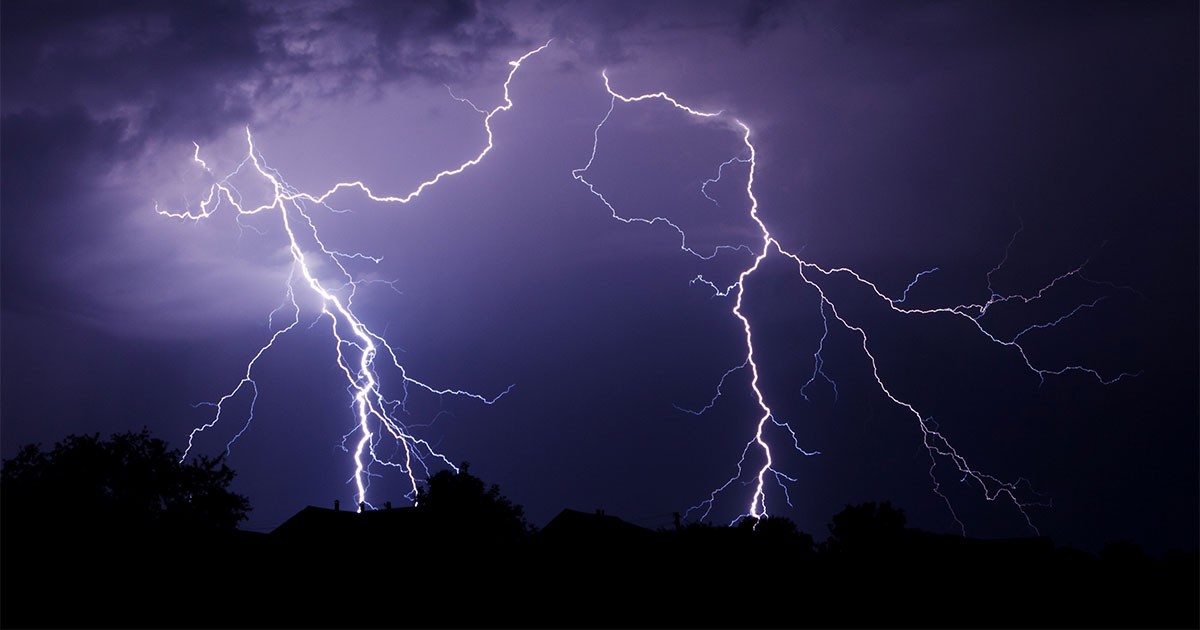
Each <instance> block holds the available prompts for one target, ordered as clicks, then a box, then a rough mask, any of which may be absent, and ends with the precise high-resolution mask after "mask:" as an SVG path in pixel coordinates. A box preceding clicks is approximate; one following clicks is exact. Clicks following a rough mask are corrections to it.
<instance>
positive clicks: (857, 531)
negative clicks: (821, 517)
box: [826, 501, 906, 553]
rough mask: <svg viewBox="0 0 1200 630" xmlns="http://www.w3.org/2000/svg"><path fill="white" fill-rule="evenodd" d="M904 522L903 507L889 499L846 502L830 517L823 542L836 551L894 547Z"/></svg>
mask: <svg viewBox="0 0 1200 630" xmlns="http://www.w3.org/2000/svg"><path fill="white" fill-rule="evenodd" d="M905 522H906V519H905V516H904V510H902V509H899V508H895V507H892V504H891V502H889V501H884V502H883V503H875V502H870V503H863V504H860V505H847V506H846V508H845V509H843V510H842V511H841V512H838V513H837V514H835V515H834V516H833V522H831V523H830V524H829V540H828V541H827V542H826V544H827V545H828V547H829V550H830V551H833V552H835V553H839V552H865V551H873V552H877V551H879V550H881V549H885V548H894V547H895V546H896V545H897V543H898V540H899V537H900V535H901V534H902V533H903V532H904V524H905Z"/></svg>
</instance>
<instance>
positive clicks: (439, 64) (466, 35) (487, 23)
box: [328, 0, 517, 80]
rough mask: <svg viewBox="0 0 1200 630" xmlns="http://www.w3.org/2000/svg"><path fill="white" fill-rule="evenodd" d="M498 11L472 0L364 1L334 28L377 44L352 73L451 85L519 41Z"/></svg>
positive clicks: (344, 12)
mask: <svg viewBox="0 0 1200 630" xmlns="http://www.w3.org/2000/svg"><path fill="white" fill-rule="evenodd" d="M492 7H493V4H491V3H488V4H476V3H475V2H473V1H471V0H445V1H442V2H413V1H404V2H391V1H388V0H363V1H361V2H356V3H354V4H352V5H350V6H347V7H344V8H340V9H338V10H336V11H333V12H331V13H330V15H329V22H328V23H329V24H330V25H331V26H332V27H334V28H344V29H346V31H347V32H348V33H355V32H356V33H361V34H362V35H363V36H366V37H368V38H369V39H370V41H371V42H372V44H373V45H372V46H370V47H367V48H365V49H363V50H362V51H360V52H358V54H355V55H354V56H352V57H351V58H350V59H348V60H347V61H346V64H345V65H346V69H347V70H352V69H353V68H352V66H359V67H361V66H367V67H372V68H375V69H376V71H377V72H379V73H380V75H381V76H382V77H384V78H386V77H395V76H403V75H406V74H418V75H424V76H429V77H432V78H436V79H438V80H445V79H447V78H448V77H449V76H452V75H456V74H461V73H462V72H463V71H464V69H467V68H470V67H472V66H474V65H475V64H478V63H479V62H481V61H484V60H486V59H488V58H490V55H491V53H492V52H493V51H494V50H495V49H496V48H498V47H503V46H507V45H510V44H513V43H514V42H515V41H516V40H517V36H516V34H515V33H514V32H513V30H512V27H511V26H510V25H509V24H508V23H507V22H506V21H505V20H504V19H502V18H501V17H500V16H499V15H498V14H497V13H495V12H493V11H492V10H491V8H492Z"/></svg>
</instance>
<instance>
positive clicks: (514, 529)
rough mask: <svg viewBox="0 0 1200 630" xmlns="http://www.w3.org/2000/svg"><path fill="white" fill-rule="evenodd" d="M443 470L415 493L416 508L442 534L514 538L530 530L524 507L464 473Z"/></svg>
mask: <svg viewBox="0 0 1200 630" xmlns="http://www.w3.org/2000/svg"><path fill="white" fill-rule="evenodd" d="M467 467H468V464H467V463H465V462H464V463H463V465H462V466H461V468H460V470H459V472H457V473H456V472H454V471H450V470H443V471H440V472H438V473H437V474H435V475H433V476H432V477H430V478H429V480H428V481H427V482H426V486H425V487H423V488H420V489H419V490H418V492H417V509H418V510H421V511H424V512H426V513H427V514H429V515H430V516H431V517H432V518H433V519H434V520H435V521H436V522H437V523H438V524H439V526H440V527H441V528H442V532H443V533H447V534H452V535H457V536H470V537H471V538H475V539H478V540H486V541H497V540H510V541H511V540H517V539H520V538H522V537H523V536H525V535H526V534H528V533H529V531H530V526H529V523H528V522H527V521H526V520H525V510H524V508H522V507H521V506H520V505H516V504H514V503H513V502H512V501H510V500H509V499H508V498H507V497H505V496H504V495H502V494H501V493H500V486H498V485H495V484H492V485H491V486H487V485H486V484H484V482H483V480H482V479H480V478H479V477H476V476H474V475H471V474H469V473H468V472H467Z"/></svg>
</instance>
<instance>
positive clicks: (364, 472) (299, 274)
mask: <svg viewBox="0 0 1200 630" xmlns="http://www.w3.org/2000/svg"><path fill="white" fill-rule="evenodd" d="M549 45H550V42H546V43H545V44H543V45H542V46H539V47H538V48H535V49H533V50H531V51H529V52H527V53H525V54H524V55H522V56H520V57H519V58H517V59H515V60H513V61H510V62H509V65H510V66H511V67H510V69H509V71H508V76H507V78H506V79H505V81H504V86H503V98H502V103H501V104H500V105H498V106H496V107H495V108H493V109H491V110H487V111H485V110H482V109H480V108H479V107H477V106H476V105H475V104H474V103H471V102H470V101H468V100H466V99H463V98H459V97H457V96H454V94H453V92H451V97H452V98H454V99H455V100H458V101H460V102H463V103H466V104H467V105H469V106H470V107H472V108H473V109H475V111H477V112H479V113H480V114H483V128H484V130H485V132H486V134H487V143H486V145H485V146H484V147H483V149H481V150H480V151H479V153H478V154H477V155H475V157H473V158H471V159H468V160H466V161H464V162H462V163H461V164H459V165H458V166H457V167H455V168H452V169H446V170H443V171H440V172H438V173H437V174H435V175H434V176H433V177H431V178H429V179H427V180H425V181H423V182H421V183H420V184H419V185H418V186H417V187H416V188H414V189H413V190H411V191H410V192H408V193H406V194H403V195H379V194H376V193H375V192H373V191H372V190H371V189H370V188H369V187H367V185H366V184H364V183H363V182H361V181H352V182H339V183H337V184H335V185H334V186H333V187H332V188H329V189H328V190H326V191H324V192H322V193H319V194H310V193H306V192H302V191H300V190H298V189H296V188H295V187H293V186H291V185H290V184H288V183H287V181H286V180H284V178H283V177H282V176H281V175H280V173H279V172H278V171H276V170H275V169H273V168H271V167H270V166H268V165H267V163H266V160H265V159H264V158H263V156H262V155H261V153H260V152H259V151H258V150H257V148H256V147H255V144H254V136H253V135H252V134H251V131H250V129H249V128H247V129H246V155H245V157H244V158H243V159H242V160H241V162H240V163H239V164H238V165H237V167H236V168H235V169H233V171H232V172H230V173H229V174H227V175H224V176H217V175H216V174H215V173H214V171H213V170H212V169H211V168H210V167H209V165H208V164H207V162H205V161H204V160H203V159H202V158H201V157H200V146H199V145H198V144H197V145H194V146H195V152H194V153H193V161H194V162H195V163H196V164H197V165H198V166H199V167H200V168H202V169H203V170H204V171H206V172H207V173H209V174H210V175H211V176H213V178H214V179H215V181H214V182H213V183H212V185H211V186H210V187H209V189H208V193H207V195H206V196H205V197H204V199H203V200H202V201H201V202H200V204H199V209H198V210H197V211H194V212H193V211H191V210H185V211H183V212H172V211H170V210H167V209H163V208H160V207H158V206H157V205H156V206H155V210H156V212H158V213H159V214H161V215H164V216H167V217H171V218H175V219H183V220H192V221H200V220H203V219H207V218H208V217H210V216H212V214H213V213H215V212H217V210H218V209H219V208H220V207H221V205H222V204H226V205H228V206H230V207H231V208H232V210H233V211H234V212H235V213H236V215H237V218H238V221H239V223H240V221H241V219H242V218H243V217H246V216H251V215H257V214H265V213H274V214H275V215H276V216H277V217H278V220H279V225H280V227H281V228H282V231H283V233H284V235H285V236H286V244H287V249H288V252H289V254H290V258H291V271H290V273H289V276H288V280H287V284H286V296H285V299H284V302H283V304H281V305H280V306H279V307H278V308H276V309H275V310H274V311H272V313H271V314H270V316H269V317H268V323H269V324H270V325H271V326H272V327H273V328H275V327H276V324H275V321H276V317H277V316H280V315H286V316H287V317H286V318H285V319H286V321H287V323H286V325H283V326H281V327H278V328H277V329H276V330H275V331H274V332H273V333H272V334H271V336H270V338H269V340H268V341H267V342H266V343H265V344H264V345H263V346H262V347H260V348H259V349H258V351H257V352H256V353H255V354H254V355H253V357H252V358H251V359H250V361H249V362H248V363H247V365H246V369H245V371H244V373H243V375H242V378H241V380H239V381H238V383H237V385H236V386H235V387H234V388H233V389H232V390H230V391H229V392H227V393H226V394H225V395H223V396H222V397H221V398H220V399H218V400H217V401H216V402H209V403H201V404H200V406H207V407H212V408H214V409H215V412H214V414H213V417H212V420H210V421H209V422H207V423H205V424H202V425H201V426H198V427H196V428H195V429H193V430H192V431H191V433H190V434H189V435H188V445H187V448H186V449H185V450H184V452H183V458H184V459H186V458H187V457H188V454H189V453H190V452H191V450H192V448H193V446H194V445H195V439H196V437H197V436H198V435H199V434H200V433H202V432H204V431H206V430H208V429H211V428H213V427H214V426H216V425H217V424H218V423H219V422H220V421H221V419H222V414H223V413H224V412H225V408H226V405H227V404H228V403H229V402H230V401H231V400H233V399H234V398H236V397H238V396H239V395H241V394H243V393H245V394H246V395H248V396H249V398H250V404H249V412H248V414H247V416H246V418H245V420H244V424H243V426H242V427H241V429H240V430H239V431H238V432H237V433H236V434H235V435H234V436H233V438H232V439H231V440H230V441H229V442H228V443H227V444H226V451H227V452H228V451H229V450H230V449H231V448H232V447H233V444H234V442H236V441H237V439H238V438H239V437H241V436H242V434H243V433H245V431H246V430H247V429H248V428H249V427H250V424H251V422H252V420H253V419H254V406H255V403H256V402H257V400H258V384H257V383H256V382H255V380H254V370H255V366H256V364H257V362H258V361H259V359H260V358H262V357H263V356H264V355H265V354H267V353H268V352H269V351H270V350H271V349H272V347H273V346H274V345H275V343H276V342H277V341H278V340H279V339H280V338H281V337H283V336H284V335H286V334H287V333H288V332H290V331H291V330H293V329H294V328H296V327H297V326H299V325H300V319H301V308H300V306H299V304H298V303H297V300H296V294H297V293H298V292H300V291H306V292H307V293H309V294H311V295H312V296H314V297H315V298H317V300H318V301H319V303H320V305H321V306H320V315H319V316H318V317H317V319H316V321H314V322H313V325H315V324H317V323H318V322H319V321H321V320H325V322H326V325H328V326H329V332H330V337H331V339H332V341H333V345H334V347H335V351H336V356H337V365H338V367H339V368H340V369H341V372H342V374H343V376H344V377H345V383H346V387H347V390H348V392H349V393H350V396H351V405H350V406H351V409H352V410H353V414H354V418H355V426H354V428H353V429H352V430H351V431H350V432H349V433H347V434H346V435H344V436H343V438H342V442H341V444H342V448H343V449H344V450H346V451H348V452H351V453H352V457H353V474H352V476H351V480H352V481H353V483H354V486H355V490H356V497H357V500H358V503H359V505H361V506H366V507H370V505H371V504H370V503H369V501H368V496H367V493H368V489H369V487H370V479H371V477H372V475H373V474H374V473H373V472H372V467H373V466H385V467H392V468H397V469H399V470H400V471H401V472H402V473H403V474H404V475H406V476H407V479H408V483H409V486H410V488H411V493H410V494H409V497H410V498H413V499H414V500H415V496H416V491H417V488H418V484H419V483H420V482H421V480H422V479H424V478H427V477H428V475H429V473H430V469H429V466H428V461H429V460H430V459H433V460H436V461H437V462H439V463H441V464H444V465H446V466H449V467H450V468H452V469H454V470H455V471H457V470H458V467H457V466H455V465H454V464H453V463H452V462H451V461H450V460H449V459H448V458H447V457H446V456H444V455H442V454H441V453H439V452H438V451H437V450H435V448H434V447H433V445H431V444H430V443H429V442H428V441H427V440H425V439H423V438H421V437H418V436H417V435H416V434H415V433H414V431H413V430H412V429H413V428H416V427H417V426H418V425H411V424H406V423H405V422H403V421H402V419H401V416H400V414H401V413H402V412H404V411H406V407H405V403H406V401H407V399H408V394H409V389H410V388H417V389H420V390H423V391H426V392H428V393H431V394H435V395H438V396H447V395H453V396H463V397H467V398H473V399H475V400H478V401H480V402H482V403H484V404H487V405H491V404H493V403H495V402H496V401H497V400H498V399H500V397H502V396H504V395H505V394H507V393H508V392H509V391H511V390H512V387H513V385H509V386H508V388H507V389H505V390H504V391H501V392H499V393H496V394H494V395H492V396H484V395H481V394H477V393H473V392H470V391H467V390H462V389H454V388H439V387H435V386H433V385H430V384H428V383H426V382H424V381H421V380H419V379H417V378H415V377H413V376H412V375H410V374H409V373H408V371H407V370H406V369H405V367H404V365H403V364H402V363H401V362H400V360H399V357H398V356H397V354H396V351H395V349H394V348H393V347H392V346H391V345H390V344H389V343H388V342H387V340H386V339H385V338H384V337H383V336H382V335H381V334H379V333H376V332H374V331H373V330H371V328H370V327H368V326H367V324H366V323H364V322H363V321H362V319H361V318H360V317H359V316H358V315H357V314H356V313H355V309H354V297H355V295H356V293H357V290H358V289H359V287H360V286H361V285H362V284H363V283H364V282H366V281H364V280H357V279H355V277H354V276H353V275H352V274H351V273H350V272H349V271H348V270H347V269H346V267H345V266H344V265H343V263H342V261H343V260H345V259H353V258H358V259H363V260H370V261H373V262H375V263H379V262H380V261H381V260H382V259H381V258H379V257H375V256H370V255H367V254H363V253H358V252H353V253H344V252H341V251H338V250H335V249H331V248H330V247H328V246H327V245H326V244H325V242H324V241H322V239H321V236H320V234H319V232H318V230H317V226H316V224H315V223H314V222H313V218H312V212H313V210H314V209H323V210H328V211H331V212H338V210H336V209H334V208H333V207H331V206H329V205H328V201H329V199H330V198H331V197H333V196H334V195H335V194H338V193H339V192H342V191H344V190H351V189H353V190H357V191H359V192H360V193H362V194H363V195H365V196H366V198H367V199H370V200H371V201H374V202H378V203H388V204H407V203H409V202H410V201H412V200H414V199H416V198H417V197H419V196H420V195H421V193H422V192H424V191H425V190H426V189H428V188H429V187H431V186H434V185H436V184H438V183H439V182H441V181H442V180H444V179H447V178H450V177H453V176H455V175H458V174H459V173H462V172H463V171H465V170H467V169H468V168H471V167H472V166H475V165H476V164H479V163H480V162H481V161H482V160H483V159H484V157H486V156H487V154H488V153H489V152H491V150H492V147H493V146H494V137H493V135H492V119H493V118H494V117H495V116H497V115H498V114H500V113H503V112H507V111H509V110H511V109H512V108H513V101H512V99H511V98H510V97H509V85H510V84H511V83H512V80H513V77H515V76H516V74H517V71H518V70H519V69H520V68H521V64H522V63H523V62H525V61H526V60H527V59H529V58H530V57H532V56H533V55H536V54H538V53H540V52H541V51H543V50H545V49H546V47H547V46H549ZM447 89H449V88H447ZM246 170H249V171H251V172H252V174H253V175H254V176H256V177H258V178H260V179H261V180H262V181H264V182H265V183H267V184H268V185H269V188H270V190H271V191H272V194H271V196H270V200H269V201H266V202H264V203H262V204H261V205H258V206H248V205H244V204H243V197H242V194H241V192H240V191H239V190H238V188H237V187H236V186H235V185H234V183H233V178H234V177H235V176H238V175H240V174H241V173H242V172H243V171H246ZM318 262H320V263H328V264H330V265H331V268H332V269H333V270H335V271H336V274H335V275H336V276H337V278H336V280H334V281H330V280H322V279H321V278H319V277H318V274H317V273H316V272H315V271H314V269H315V268H316V265H317V263H318ZM393 288H395V287H393ZM389 372H392V373H394V374H398V376H399V379H398V380H399V390H400V395H399V396H398V397H392V396H390V395H389V394H387V393H385V392H387V391H391V388H385V381H386V380H389V379H390V376H389ZM384 436H390V437H391V439H393V440H395V442H396V443H397V444H398V445H399V448H398V449H397V456H395V457H383V456H381V455H380V454H379V453H378V452H377V449H376V447H377V446H378V445H379V443H380V441H381V440H382V439H383V438H384Z"/></svg>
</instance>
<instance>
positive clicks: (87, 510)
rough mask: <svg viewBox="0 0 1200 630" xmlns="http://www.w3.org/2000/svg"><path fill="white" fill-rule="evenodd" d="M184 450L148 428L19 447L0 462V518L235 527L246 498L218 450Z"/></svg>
mask: <svg viewBox="0 0 1200 630" xmlns="http://www.w3.org/2000/svg"><path fill="white" fill-rule="evenodd" d="M180 456H181V453H180V451H179V450H177V449H171V448H169V447H168V446H167V444H166V443H165V442H163V441H162V440H160V439H158V438H154V437H152V436H151V435H150V432H149V431H148V430H147V429H142V431H140V432H137V433H134V432H127V433H118V434H114V435H113V436H112V437H111V438H110V439H108V440H102V439H100V436H99V434H96V435H71V436H68V437H67V438H65V439H63V440H62V441H61V442H58V443H57V444H55V445H54V448H53V449H50V450H49V451H43V450H42V449H41V447H40V446H38V445H27V446H25V447H23V448H22V449H21V450H20V452H18V453H17V455H16V456H15V457H13V458H12V459H9V460H5V461H4V462H3V468H2V469H0V496H2V497H3V499H2V500H3V514H4V524H5V526H15V527H18V528H20V527H37V528H45V527H49V528H54V529H58V528H71V529H75V530H79V531H80V533H85V531H86V530H90V531H93V532H96V533H105V534H113V533H120V532H122V531H128V532H129V533H138V532H143V531H148V530H156V531H166V530H171V529H186V530H197V529H199V530H232V529H235V528H236V526H237V524H238V523H239V522H240V521H241V520H243V519H245V518H246V512H247V511H248V510H249V509H250V507H249V501H248V500H247V499H246V498H245V497H243V496H241V495H239V494H235V493H233V492H231V491H230V490H229V484H230V482H231V481H232V480H233V477H234V472H233V471H232V470H231V469H230V468H229V467H227V466H226V465H225V464H224V463H223V462H222V461H221V459H220V458H216V459H210V458H206V457H197V458H194V459H192V460H191V461H190V462H188V463H186V464H181V463H180V461H179V460H180Z"/></svg>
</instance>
